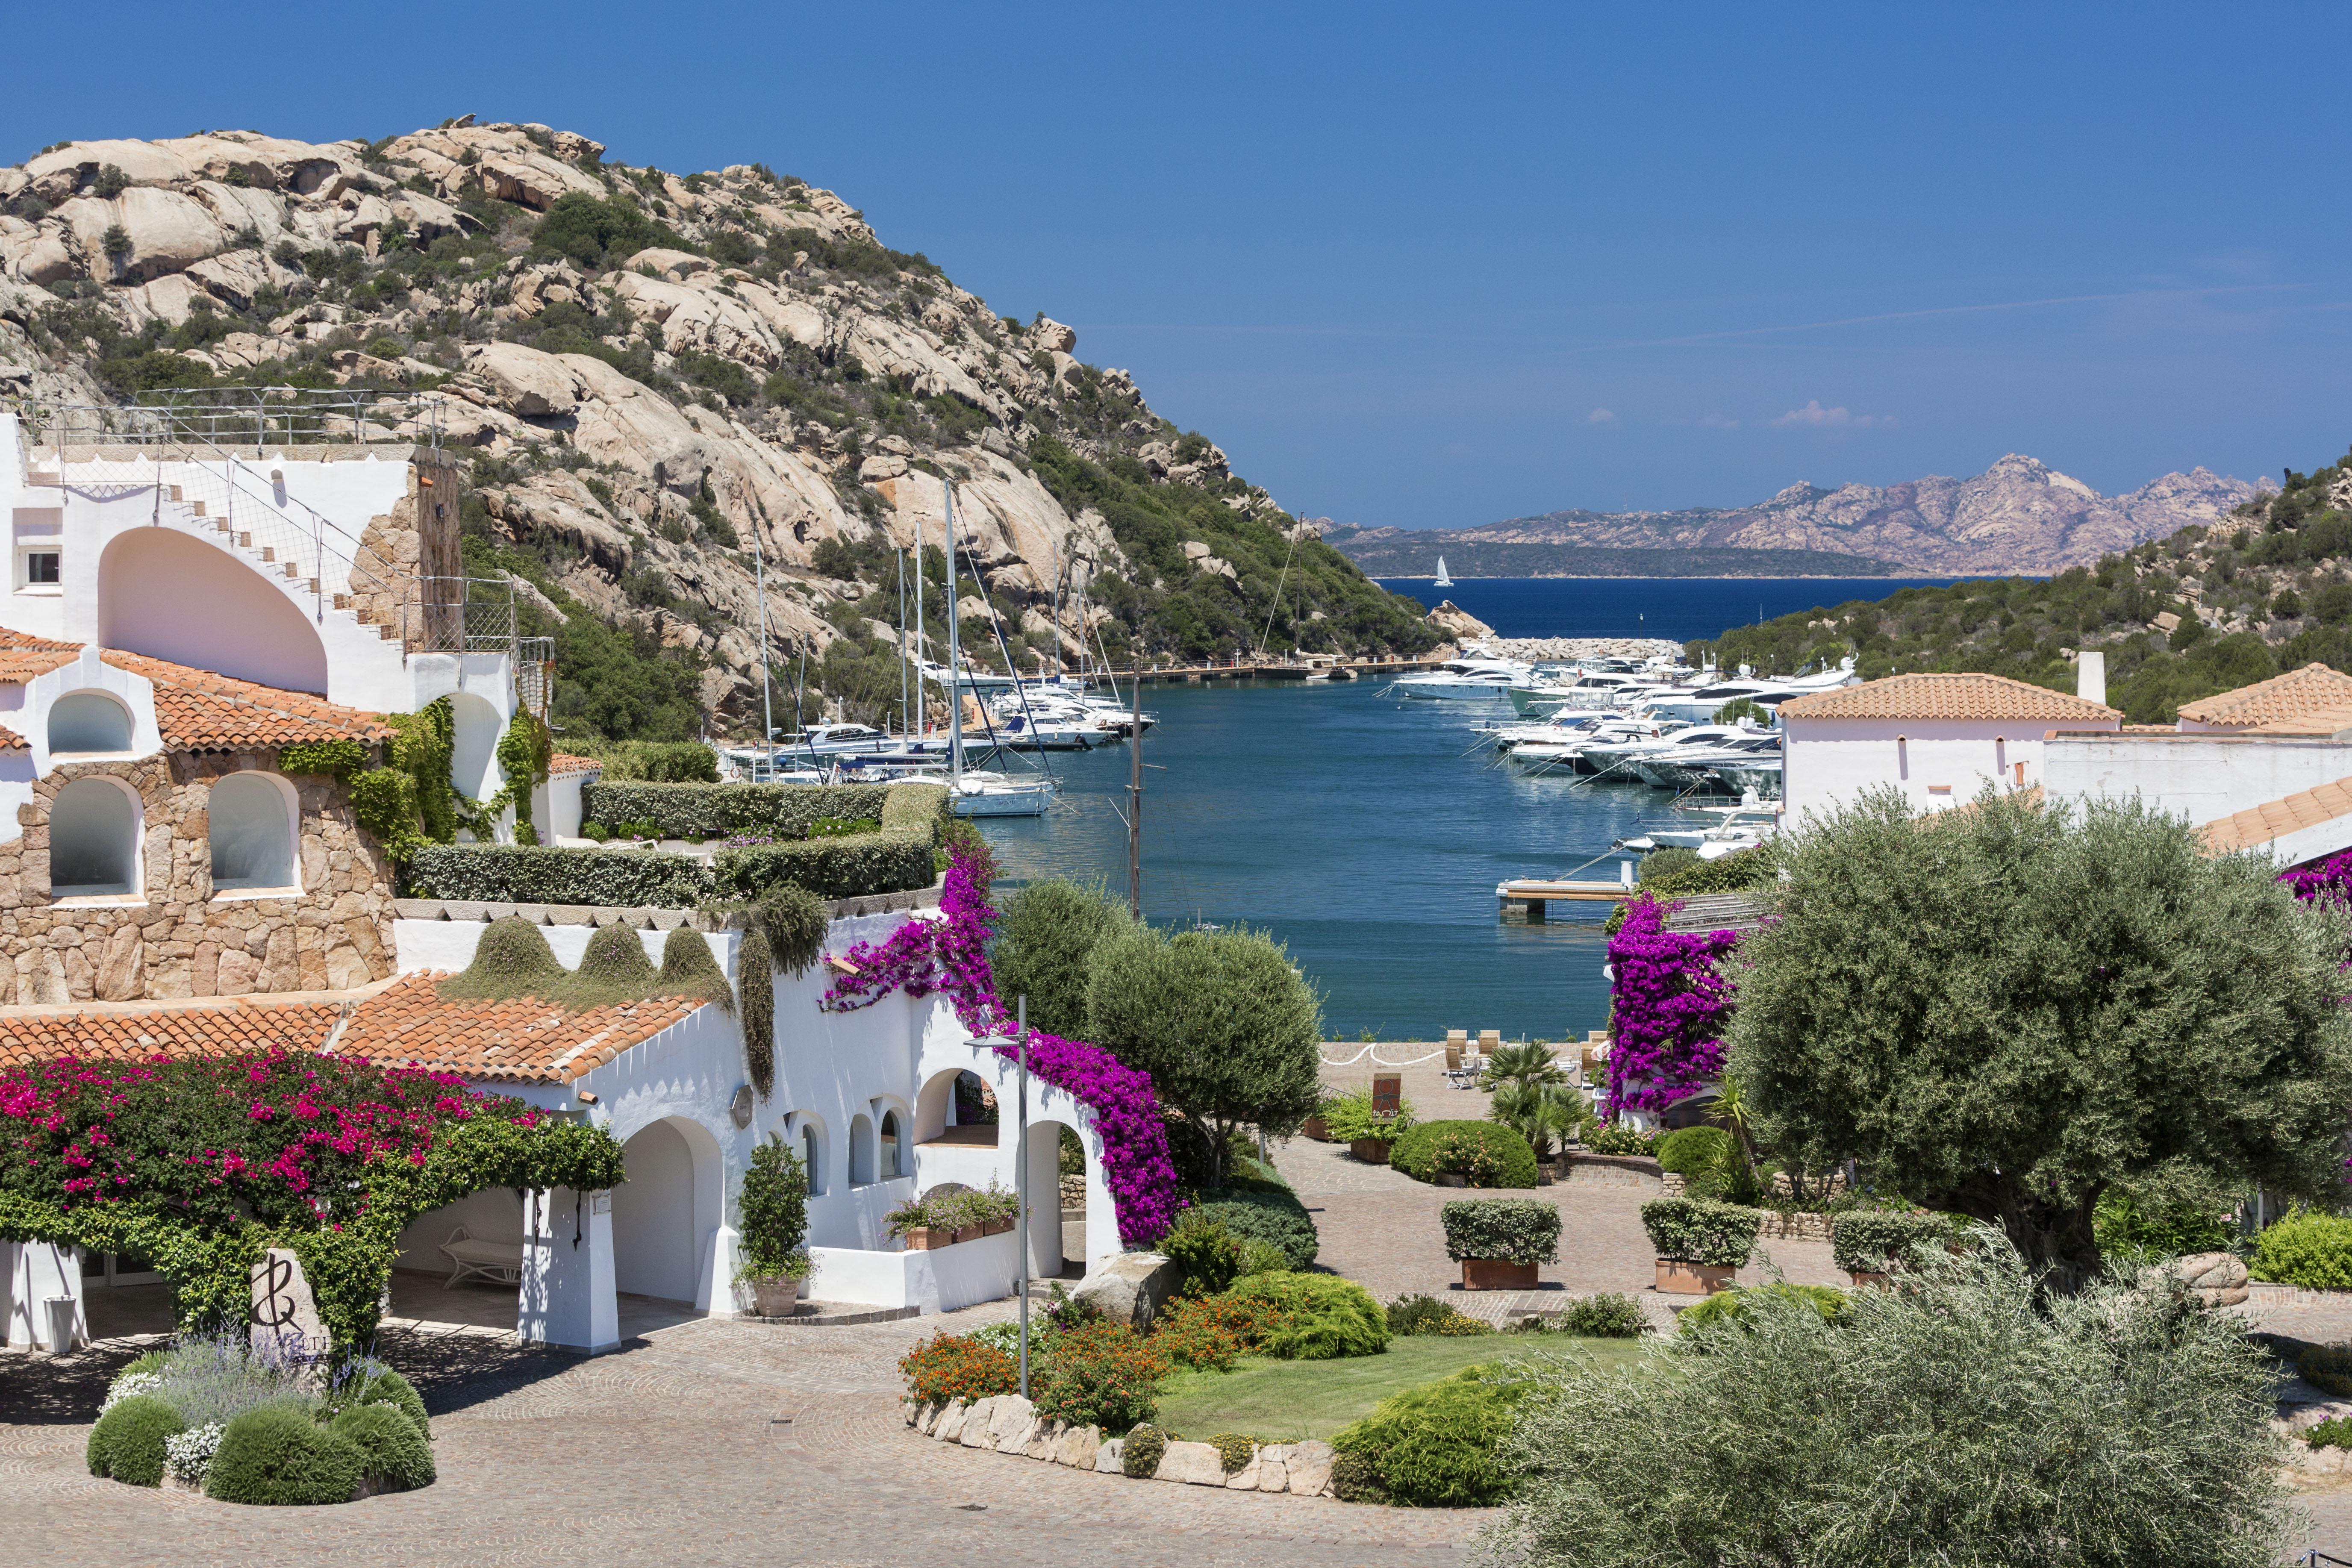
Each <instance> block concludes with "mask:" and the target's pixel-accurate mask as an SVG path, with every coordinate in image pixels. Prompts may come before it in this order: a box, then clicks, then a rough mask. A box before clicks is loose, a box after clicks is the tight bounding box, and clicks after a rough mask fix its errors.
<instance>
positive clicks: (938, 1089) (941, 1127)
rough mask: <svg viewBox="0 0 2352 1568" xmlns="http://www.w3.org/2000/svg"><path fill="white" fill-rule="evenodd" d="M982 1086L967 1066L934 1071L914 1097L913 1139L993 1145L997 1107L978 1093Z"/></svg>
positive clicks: (917, 1140) (983, 1086) (926, 1141)
mask: <svg viewBox="0 0 2352 1568" xmlns="http://www.w3.org/2000/svg"><path fill="white" fill-rule="evenodd" d="M985 1087H986V1086H985V1085H984V1084H983V1083H982V1080H981V1079H980V1076H979V1075H978V1074H977V1073H974V1072H972V1071H971V1069H970V1068H963V1069H957V1068H949V1069H948V1070H946V1071H944V1072H937V1073H933V1074H932V1075H931V1078H930V1081H929V1082H928V1083H926V1084H924V1085H923V1087H922V1089H921V1090H920V1091H919V1093H918V1094H917V1095H916V1096H915V1142H918V1143H976V1144H981V1145H983V1146H987V1145H992V1144H994V1143H995V1142H996V1109H995V1107H993V1106H992V1105H989V1104H988V1103H987V1102H986V1099H985V1097H984V1096H983V1095H982V1092H981V1091H982V1089H984V1088H985Z"/></svg>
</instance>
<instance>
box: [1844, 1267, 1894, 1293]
mask: <svg viewBox="0 0 2352 1568" xmlns="http://www.w3.org/2000/svg"><path fill="white" fill-rule="evenodd" d="M1845 1277H1846V1278H1847V1279H1851V1280H1853V1288H1854V1289H1857V1290H1859V1289H1863V1287H1864V1286H1866V1285H1884V1284H1885V1283H1886V1276H1885V1275H1884V1274H1874V1273H1872V1272H1870V1271H1869V1270H1867V1269H1860V1268H1849V1269H1847V1270H1846V1271H1845Z"/></svg>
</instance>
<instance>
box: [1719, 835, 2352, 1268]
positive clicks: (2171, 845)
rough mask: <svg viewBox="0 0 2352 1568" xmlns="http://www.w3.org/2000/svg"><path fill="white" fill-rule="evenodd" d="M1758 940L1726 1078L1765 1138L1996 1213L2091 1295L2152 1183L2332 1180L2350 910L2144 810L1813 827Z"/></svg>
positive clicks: (1917, 1191)
mask: <svg viewBox="0 0 2352 1568" xmlns="http://www.w3.org/2000/svg"><path fill="white" fill-rule="evenodd" d="M1785 863H1786V865H1787V867H1788V870H1789V875H1790V880H1789V882H1788V883H1787V884H1786V885H1785V887H1784V889H1783V890H1782V893H1781V896H1780V901H1779V905H1780V907H1779V917H1780V918H1779V919H1778V920H1777V921H1774V922H1773V923H1771V924H1769V925H1767V926H1766V927H1765V928H1764V929H1763V930H1762V931H1759V932H1757V933H1756V934H1755V935H1754V936H1752V937H1750V938H1748V941H1747V942H1745V943H1743V944H1742V946H1741V948H1740V957H1741V962H1742V963H1743V965H1744V966H1745V973H1744V974H1743V976H1742V978H1741V981H1740V984H1739V998H1738V1001H1739V1005H1738V1013H1737V1014H1736V1015H1735V1016H1734V1018H1733V1021H1732V1026H1731V1029H1730V1033H1729V1036H1728V1041H1729V1046H1730V1053H1729V1058H1728V1073H1729V1076H1730V1078H1731V1079H1733V1080H1734V1081H1736V1082H1737V1083H1738V1084H1739V1085H1740V1086H1741V1088H1742V1089H1743V1090H1744V1091H1745V1093H1746V1095H1747V1097H1748V1100H1749V1102H1750V1104H1749V1108H1748V1115H1749V1116H1750V1117H1751V1118H1752V1120H1753V1123H1754V1127H1755V1131H1756V1134H1757V1137H1758V1140H1759V1142H1761V1143H1763V1144H1765V1145H1766V1146H1769V1147H1771V1148H1774V1149H1775V1150H1776V1151H1777V1152H1780V1153H1781V1154H1783V1155H1784V1156H1786V1157H1789V1158H1790V1159H1792V1160H1794V1161H1798V1162H1801V1163H1802V1164H1803V1165H1804V1166H1806V1167H1807V1168H1810V1169H1814V1170H1822V1169H1826V1168H1828V1167H1829V1166H1831V1165H1832V1164H1834V1163H1837V1162H1838V1161H1840V1160H1843V1159H1846V1158H1849V1157H1851V1158H1853V1159H1855V1160H1858V1161H1860V1162H1861V1163H1862V1164H1863V1166H1864V1170H1865V1173H1866V1174H1867V1175H1868V1176H1869V1177H1870V1178H1871V1179H1873V1180H1874V1181H1875V1182H1877V1183H1879V1184H1882V1185H1884V1186H1891V1187H1893V1188H1894V1189H1895V1190H1896V1191H1899V1192H1902V1193H1905V1194H1908V1195H1910V1196H1911V1197H1913V1198H1916V1199H1918V1200H1921V1201H1923V1202H1927V1203H1929V1204H1931V1205H1935V1206H1938V1207H1947V1208H1953V1209H1958V1210H1959V1211H1961V1212H1963V1213H1967V1214H1970V1215H1977V1216H1978V1217H1979V1218H1983V1219H1987V1220H1990V1221H1993V1222H1995V1223H1998V1224H1999V1225H2000V1226H2002V1227H2003V1229H2004V1230H2005V1231H2006V1232H2007V1233H2008V1235H2009V1237H2010V1239H2011V1242H2012V1243H2013V1244H2014V1245H2015V1246H2016V1247H2017V1249H2018V1250H2019V1252H2020V1253H2021V1254H2022V1255H2023V1256H2024V1257H2025V1258H2026V1259H2027V1260H2028V1261H2029V1262H2030V1263H2032V1265H2033V1266H2034V1267H2036V1268H2042V1269H2045V1270H2048V1271H2049V1278H2050V1283H2051V1287H2052V1288H2053V1289H2057V1290H2060V1291H2072V1290H2074V1289H2079V1288H2080V1287H2081V1286H2082V1284H2083V1283H2084V1281H2085V1280H2087V1279H2092V1278H2094V1277H2095V1276H2096V1274H2097V1273H2098V1271H2099V1249H2098V1242H2097V1239H2096V1235H2095V1231H2094V1229H2093V1224H2092V1215H2093V1212H2094V1211H2095V1208H2096V1207H2097V1205H2098V1202H2099V1199H2100V1196H2101V1194H2103V1193H2105V1191H2106V1189H2107V1188H2108V1187H2109V1186H2110V1185H2111V1184H2116V1183H2118V1182H2124V1183H2129V1182H2134V1181H2137V1180H2139V1179H2142V1178H2144V1177H2147V1176H2148V1175H2150V1174H2152V1173H2155V1172H2156V1171H2158V1170H2159V1169H2161V1168H2172V1169H2175V1170H2178V1169H2189V1170H2195V1171H2201V1172H2203V1173H2207V1174H2208V1175H2210V1177H2211V1178H2213V1179H2215V1180H2217V1181H2223V1182H2229V1183H2231V1184H2242V1185H2252V1184H2254V1183H2257V1182H2259V1183H2261V1184H2263V1185H2264V1186H2266V1187H2268V1188H2270V1189H2271V1190H2273V1191H2274V1192H2284V1193H2291V1194H2292V1193H2317V1192H2323V1191H2333V1190H2336V1188H2337V1186H2338V1183H2337V1177H2338V1176H2339V1174H2340V1172H2339V1171H2338V1169H2337V1167H2338V1165H2339V1163H2340V1162H2341V1160H2342V1157H2343V1149H2342V1145H2343V1138H2344V1121H2345V1117H2344V1107H2345V1105H2346V1104H2347V1102H2352V1022H2348V1021H2347V1015H2346V1012H2345V1009H2344V1007H2343V1005H2341V1003H2340V1001H2339V998H2340V996H2341V994H2342V993H2343V989H2344V986H2343V980H2342V976H2341V975H2340V974H2339V973H2338V972H2337V968H2336V961H2337V959H2338V957H2339V956H2340V955H2341V953H2342V952H2343V951H2344V942H2345V931H2344V924H2343V921H2342V919H2341V917H2340V916H2337V915H2334V914H2330V913H2328V912H2326V911H2324V910H2317V909H2315V908H2313V907H2311V906H2307V905H2304V904H2300V903H2298V902H2297V901H2296V900H2294V898H2293V897H2292V896H2291V895H2290V894H2289V893H2288V892H2287V890H2286V889H2284V888H2283V887H2281V886H2280V885H2279V884H2278V883H2277V882H2276V881H2275V880H2274V879H2273V867H2272V866H2271V865H2270V864H2269V863H2268V862H2267V861H2266V860H2263V859H2262V858H2257V857H2252V856H2223V857H2218V858H2216V857H2210V856H2208V855H2206V854H2205V853H2204V852H2203V849H2202V846H2201V844H2200V840H2199V837H2198V834H2197V832H2196V830H2195V829H2194V828H2193V827H2191V826H2189V824H2187V823H2186V822H2184V821H2180V820H2178V819H2176V818H2172V817H2168V816H2162V815H2160V814H2158V813H2156V812H2153V811H2151V810H2149V809H2147V808H2146V807H2144V806H2142V805H2139V804H2138V803H2137V802H2136V801H2135V802H2131V803H2127V804H2114V803H2106V802H2098V803H2093V804H2091V805H2081V806H2077V805H2068V804H2064V803H2052V804H2048V805H2036V804H2034V803H2032V801H2030V800H2027V799H2022V798H2021V797H2019V796H2016V795H1996V794H1993V793H1991V792H1990V791H1989V792H1987V793H1986V794H1985V795H1980V796H1979V797H1978V799H1977V800H1976V801H1975V802H1974V803H1973V804H1972V805H1970V806H1969V808H1968V809H1967V810H1964V811H1955V812H1949V813H1945V814H1942V815H1940V816H1936V817H1934V818H1932V819H1931V820H1929V821H1927V822H1925V823H1922V822H1920V821H1918V820H1916V818H1915V817H1914V816H1912V814H1911V811H1910V809H1909V807H1907V806H1906V805H1905V804H1904V803H1903V801H1902V800H1901V799H1900V798H1899V797H1898V796H1896V795H1894V794H1892V793H1891V792H1884V793H1879V794H1875V795H1870V796H1867V797H1865V798H1864V799H1863V800H1862V801H1861V802H1859V803H1858V804H1856V805H1853V806H1851V807H1849V808H1847V809H1846V810H1844V811H1843V812H1841V813H1839V814H1838V815H1837V816H1834V817H1832V818H1831V819H1830V820H1829V821H1827V822H1825V823H1822V824H1820V825H1818V826H1814V827H1812V828H1810V829H1808V830H1807V831H1806V832H1805V833H1804V834H1802V835H1801V837H1798V838H1797V839H1796V841H1795V843H1794V846H1793V847H1792V848H1791V849H1790V852H1789V854H1788V856H1787V858H1786V862H1785Z"/></svg>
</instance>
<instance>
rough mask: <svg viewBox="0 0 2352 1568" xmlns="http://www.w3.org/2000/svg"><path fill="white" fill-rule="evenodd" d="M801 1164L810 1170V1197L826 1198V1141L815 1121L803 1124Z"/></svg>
mask: <svg viewBox="0 0 2352 1568" xmlns="http://www.w3.org/2000/svg"><path fill="white" fill-rule="evenodd" d="M801 1163H802V1164H803V1165H804V1166H806V1167H807V1168H808V1190H809V1196H811V1197H813V1198H821V1197H823V1196H824V1140H823V1139H822V1138H820V1137H818V1136H817V1131H816V1123H815V1122H814V1121H803V1122H802V1123H801Z"/></svg>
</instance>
